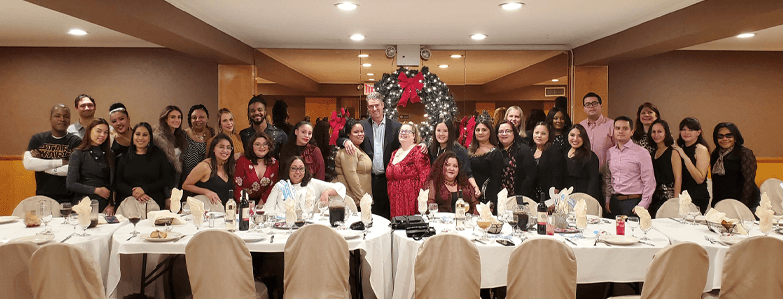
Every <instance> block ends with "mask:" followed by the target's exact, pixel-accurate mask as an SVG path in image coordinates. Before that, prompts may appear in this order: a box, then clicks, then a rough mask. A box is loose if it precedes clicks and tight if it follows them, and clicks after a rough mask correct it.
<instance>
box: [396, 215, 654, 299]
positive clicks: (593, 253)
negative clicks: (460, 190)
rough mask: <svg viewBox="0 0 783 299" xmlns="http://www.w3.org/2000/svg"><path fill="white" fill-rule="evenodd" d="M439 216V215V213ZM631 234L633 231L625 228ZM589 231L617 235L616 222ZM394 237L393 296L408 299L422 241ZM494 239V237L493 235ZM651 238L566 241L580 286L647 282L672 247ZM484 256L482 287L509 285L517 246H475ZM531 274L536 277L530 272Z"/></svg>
mask: <svg viewBox="0 0 783 299" xmlns="http://www.w3.org/2000/svg"><path fill="white" fill-rule="evenodd" d="M439 214H440V213H439ZM433 226H434V227H436V228H437V233H438V234H442V233H443V232H442V230H443V228H445V227H449V228H451V230H452V232H450V233H457V234H459V235H462V236H464V237H466V238H469V239H475V238H477V237H479V236H480V235H479V231H480V230H479V229H476V230H475V234H472V233H471V232H468V231H462V232H457V231H454V224H434V225H433ZM626 230H627V231H626V232H627V233H628V234H630V228H627V229H626ZM585 231H586V232H592V231H599V232H600V231H606V232H608V233H610V234H614V232H615V225H614V220H611V224H589V225H588V226H587V229H586V230H585ZM510 232H511V227H510V226H509V225H508V224H505V225H504V227H503V231H502V232H501V234H506V235H507V234H509V233H510ZM393 235H394V240H393V242H394V251H395V252H394V257H393V258H394V263H395V274H394V295H393V297H392V298H399V299H409V298H411V296H413V292H414V291H415V285H414V276H413V265H414V262H415V261H416V254H417V253H418V250H419V246H421V244H422V242H423V241H424V240H422V241H415V240H413V239H411V238H408V237H407V236H406V235H405V231H404V230H398V231H395V232H394V233H393ZM634 235H635V236H636V237H639V238H641V237H642V235H643V232H642V231H641V230H640V229H636V232H635V233H634ZM490 236H491V235H490ZM564 236H569V235H567V234H565V235H556V236H539V235H533V234H531V235H529V237H532V238H556V239H558V240H562V241H563V242H565V240H564ZM648 237H649V238H650V239H651V241H648V242H651V243H653V244H654V245H655V246H649V245H644V244H634V245H630V246H618V245H612V246H611V247H609V246H607V245H605V244H603V243H598V245H597V246H593V243H594V240H595V239H581V240H574V241H575V242H576V243H577V244H578V246H574V245H573V244H571V243H568V242H565V244H566V245H568V246H570V247H571V249H573V251H574V254H575V255H576V261H577V282H578V283H596V282H637V281H644V276H645V274H646V273H647V267H648V266H649V264H650V262H651V261H652V258H653V256H654V255H655V254H656V253H657V252H658V251H659V250H661V249H663V248H664V247H666V246H667V245H669V239H668V238H667V237H666V236H665V235H663V234H661V233H660V232H657V231H655V230H651V231H650V232H648ZM512 240H513V242H514V243H516V244H517V245H519V244H520V240H519V239H518V238H516V237H514V238H513V239H512ZM475 244H476V246H477V247H478V250H479V255H480V256H481V287H482V288H493V287H500V286H505V285H506V274H507V272H508V260H509V257H510V256H511V252H512V251H513V250H514V248H515V247H512V246H503V245H500V244H498V243H497V242H495V241H494V240H492V241H491V243H488V244H487V245H483V244H479V243H475ZM531 275H533V274H532V273H531Z"/></svg>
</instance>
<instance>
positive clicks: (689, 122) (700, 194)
mask: <svg viewBox="0 0 783 299" xmlns="http://www.w3.org/2000/svg"><path fill="white" fill-rule="evenodd" d="M672 148H673V149H674V150H675V151H677V153H679V154H680V157H682V165H683V170H682V189H683V190H687V191H688V194H689V195H690V196H691V200H692V201H693V204H695V205H697V206H698V207H699V210H701V213H702V214H704V213H706V212H707V206H708V205H709V203H710V193H709V191H707V171H709V167H710V150H709V146H708V145H707V141H706V140H704V137H702V131H701V123H699V120H698V119H696V118H694V117H686V118H685V119H683V120H682V121H681V122H680V138H677V144H674V145H672Z"/></svg>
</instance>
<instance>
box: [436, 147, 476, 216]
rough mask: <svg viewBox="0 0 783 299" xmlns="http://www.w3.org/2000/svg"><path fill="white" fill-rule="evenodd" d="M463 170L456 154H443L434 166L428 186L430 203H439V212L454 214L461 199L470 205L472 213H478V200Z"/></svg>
mask: <svg viewBox="0 0 783 299" xmlns="http://www.w3.org/2000/svg"><path fill="white" fill-rule="evenodd" d="M463 169H464V168H463V167H462V165H461V162H460V161H459V158H457V154H456V153H454V152H445V153H443V154H441V155H440V156H438V158H437V159H436V160H435V163H433V164H432V172H431V173H430V177H429V181H428V182H427V185H426V186H427V189H429V190H430V195H429V196H430V197H429V200H428V202H429V203H437V204H438V211H440V212H449V213H453V212H454V211H455V204H456V203H457V200H458V199H459V198H462V200H464V201H465V202H466V203H468V204H469V205H470V211H469V212H470V213H474V212H475V211H476V203H478V200H476V197H475V196H474V194H473V192H472V191H473V190H472V189H473V187H471V186H470V183H468V176H467V175H466V174H465V172H464V171H463Z"/></svg>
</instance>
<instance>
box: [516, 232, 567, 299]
mask: <svg viewBox="0 0 783 299" xmlns="http://www.w3.org/2000/svg"><path fill="white" fill-rule="evenodd" d="M531 273H535V275H530V274H531ZM506 298H515V299H517V298H522V299H524V298H531V299H533V298H549V299H558V298H571V299H573V298H576V256H575V255H574V251H573V250H571V248H570V247H568V246H566V245H565V243H563V242H561V241H557V240H555V239H549V238H537V239H530V240H527V241H525V242H524V243H522V245H519V246H518V247H517V248H515V249H514V251H512V252H511V257H510V258H509V260H508V293H507V294H506Z"/></svg>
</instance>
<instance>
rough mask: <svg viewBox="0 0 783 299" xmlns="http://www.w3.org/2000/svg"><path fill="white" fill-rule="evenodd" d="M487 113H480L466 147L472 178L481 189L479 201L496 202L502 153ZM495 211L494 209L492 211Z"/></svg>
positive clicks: (501, 173) (500, 182) (499, 187)
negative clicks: (498, 147) (471, 137)
mask: <svg viewBox="0 0 783 299" xmlns="http://www.w3.org/2000/svg"><path fill="white" fill-rule="evenodd" d="M494 131H495V130H494V128H493V127H492V118H491V117H489V115H480V116H479V118H478V120H476V127H475V128H474V129H473V140H472V141H471V142H470V147H469V148H468V155H469V156H470V165H471V168H472V169H473V178H475V179H476V184H478V186H479V188H480V189H481V195H480V197H479V198H478V199H479V201H480V202H482V203H487V202H491V203H492V204H494V205H495V206H497V204H498V192H500V189H501V184H502V180H503V172H502V171H501V169H502V167H503V154H502V153H500V151H499V150H498V149H497V145H498V141H497V135H495V132H494ZM495 211H497V209H495V210H494V211H493V212H494V213H497V212H495Z"/></svg>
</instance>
